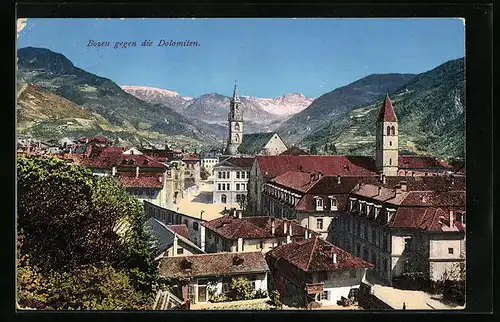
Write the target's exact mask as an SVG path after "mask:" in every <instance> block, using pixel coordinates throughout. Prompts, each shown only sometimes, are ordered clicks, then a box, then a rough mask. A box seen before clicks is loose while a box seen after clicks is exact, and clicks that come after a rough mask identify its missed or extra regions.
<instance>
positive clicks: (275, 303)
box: [269, 290, 283, 308]
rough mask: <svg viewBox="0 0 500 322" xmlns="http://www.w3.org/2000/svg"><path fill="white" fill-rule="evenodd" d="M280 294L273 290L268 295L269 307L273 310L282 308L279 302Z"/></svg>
mask: <svg viewBox="0 0 500 322" xmlns="http://www.w3.org/2000/svg"><path fill="white" fill-rule="evenodd" d="M280 297H281V295H280V292H278V291H277V290H273V291H272V292H271V293H269V298H270V299H271V305H272V306H273V307H274V308H281V307H283V304H282V303H281V301H280Z"/></svg>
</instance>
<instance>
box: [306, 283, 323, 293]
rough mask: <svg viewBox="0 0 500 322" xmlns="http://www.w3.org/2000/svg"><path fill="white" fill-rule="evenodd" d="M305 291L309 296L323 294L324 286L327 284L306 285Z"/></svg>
mask: <svg viewBox="0 0 500 322" xmlns="http://www.w3.org/2000/svg"><path fill="white" fill-rule="evenodd" d="M305 285H306V286H305V288H304V290H305V291H306V293H307V294H323V286H324V285H325V283H323V282H321V283H306V284H305Z"/></svg>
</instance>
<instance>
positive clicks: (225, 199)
mask: <svg viewBox="0 0 500 322" xmlns="http://www.w3.org/2000/svg"><path fill="white" fill-rule="evenodd" d="M220 202H222V203H226V202H227V196H226V195H221V196H220Z"/></svg>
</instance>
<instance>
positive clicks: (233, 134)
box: [226, 84, 243, 155]
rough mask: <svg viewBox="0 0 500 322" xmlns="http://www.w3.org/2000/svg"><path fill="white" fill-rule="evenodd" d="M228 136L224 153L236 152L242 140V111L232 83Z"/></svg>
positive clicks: (234, 153)
mask: <svg viewBox="0 0 500 322" xmlns="http://www.w3.org/2000/svg"><path fill="white" fill-rule="evenodd" d="M228 126H229V136H228V140H227V148H226V154H228V155H236V154H238V147H239V146H240V144H241V142H242V141H243V111H242V110H241V102H240V97H239V96H238V86H237V85H236V84H234V91H233V97H232V98H231V103H230V108H229V115H228Z"/></svg>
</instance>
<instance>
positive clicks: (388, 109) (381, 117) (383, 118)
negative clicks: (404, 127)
mask: <svg viewBox="0 0 500 322" xmlns="http://www.w3.org/2000/svg"><path fill="white" fill-rule="evenodd" d="M377 121H378V122H397V121H398V118H397V117H396V113H395V112H394V108H393V107H392V103H391V100H390V99H389V94H387V95H386V96H385V99H384V103H382V107H381V108H380V112H379V114H378V120H377Z"/></svg>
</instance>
